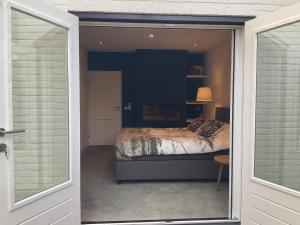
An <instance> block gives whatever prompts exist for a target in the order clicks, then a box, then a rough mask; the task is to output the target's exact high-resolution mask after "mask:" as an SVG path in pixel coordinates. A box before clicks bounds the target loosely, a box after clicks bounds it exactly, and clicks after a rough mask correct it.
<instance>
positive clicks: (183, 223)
mask: <svg viewBox="0 0 300 225" xmlns="http://www.w3.org/2000/svg"><path fill="white" fill-rule="evenodd" d="M81 224H82V225H88V224H93V225H188V224H194V225H197V224H200V225H222V224H224V225H225V224H226V225H239V224H240V220H238V219H212V220H211V219H205V220H167V221H166V220H162V221H136V222H135V221H132V222H131V221H125V222H119V221H118V222H82V223H81Z"/></svg>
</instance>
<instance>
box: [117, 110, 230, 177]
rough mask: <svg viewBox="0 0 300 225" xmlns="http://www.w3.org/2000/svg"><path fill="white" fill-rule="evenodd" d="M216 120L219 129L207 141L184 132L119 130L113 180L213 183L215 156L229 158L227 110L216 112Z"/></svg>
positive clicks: (156, 129) (195, 133)
mask: <svg viewBox="0 0 300 225" xmlns="http://www.w3.org/2000/svg"><path fill="white" fill-rule="evenodd" d="M216 120H217V121H221V122H222V127H221V129H219V131H218V132H216V134H215V135H214V136H213V137H210V138H207V137H204V136H201V135H199V134H198V133H197V132H192V131H191V130H190V129H187V128H124V129H122V131H121V132H120V133H119V135H118V137H117V141H116V144H115V153H116V165H115V166H116V168H115V172H116V180H117V181H118V182H122V181H129V180H130V181H137V180H198V179H215V178H216V177H217V173H218V164H216V163H215V162H214V161H213V158H214V156H215V155H219V154H229V150H228V149H229V139H230V137H229V136H230V125H229V120H230V111H229V108H223V107H219V108H217V109H216ZM224 174H227V173H224Z"/></svg>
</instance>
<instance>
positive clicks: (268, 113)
mask: <svg viewBox="0 0 300 225" xmlns="http://www.w3.org/2000/svg"><path fill="white" fill-rule="evenodd" d="M244 75H245V78H244V107H243V112H244V122H243V126H244V131H243V178H242V179H243V185H242V217H241V221H242V224H243V225H249V224H263V225H264V224H266V225H277V224H278V225H279V224H293V225H297V224H300V4H295V5H292V6H289V7H286V8H283V9H281V10H279V11H277V12H274V13H270V14H267V15H265V16H259V17H257V18H256V19H254V20H251V21H249V22H247V23H246V27H245V70H244Z"/></svg>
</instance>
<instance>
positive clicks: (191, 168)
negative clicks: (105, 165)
mask: <svg viewBox="0 0 300 225" xmlns="http://www.w3.org/2000/svg"><path fill="white" fill-rule="evenodd" d="M216 120H220V121H223V122H229V120H230V111H229V108H223V107H220V108H217V109H216ZM227 152H228V150H227ZM220 153H221V154H224V152H216V153H215V154H220ZM215 154H213V153H210V154H206V155H209V157H208V158H207V157H204V158H203V159H201V158H200V159H199V158H196V159H192V158H190V159H180V158H179V159H168V160H165V159H164V160H160V159H159V158H157V159H156V160H153V159H151V160H117V161H116V165H115V166H116V168H115V169H116V170H115V172H116V180H117V181H118V182H119V183H120V182H122V181H137V180H145V181H146V180H212V179H216V178H217V176H218V170H219V164H217V163H216V162H214V161H213V156H214V155H215ZM228 174H229V173H228V168H226V170H225V171H224V172H223V179H228Z"/></svg>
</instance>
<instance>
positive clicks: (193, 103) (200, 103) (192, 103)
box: [186, 101, 208, 105]
mask: <svg viewBox="0 0 300 225" xmlns="http://www.w3.org/2000/svg"><path fill="white" fill-rule="evenodd" d="M186 104H187V105H206V104H208V102H196V101H186Z"/></svg>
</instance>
